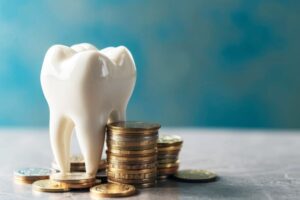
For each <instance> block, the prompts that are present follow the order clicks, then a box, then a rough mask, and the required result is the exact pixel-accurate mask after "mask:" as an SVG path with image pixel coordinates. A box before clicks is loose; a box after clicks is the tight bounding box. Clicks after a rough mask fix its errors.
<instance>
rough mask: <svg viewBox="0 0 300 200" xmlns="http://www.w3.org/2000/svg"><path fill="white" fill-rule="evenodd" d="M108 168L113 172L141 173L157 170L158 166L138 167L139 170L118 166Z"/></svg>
mask: <svg viewBox="0 0 300 200" xmlns="http://www.w3.org/2000/svg"><path fill="white" fill-rule="evenodd" d="M107 170H108V171H110V172H113V173H126V174H141V173H153V172H156V167H153V168H150V169H138V170H124V169H118V168H108V169H107Z"/></svg>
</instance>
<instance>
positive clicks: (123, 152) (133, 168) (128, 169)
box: [106, 122, 160, 188]
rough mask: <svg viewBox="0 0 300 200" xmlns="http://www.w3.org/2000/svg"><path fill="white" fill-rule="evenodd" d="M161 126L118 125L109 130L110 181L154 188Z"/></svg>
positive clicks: (140, 123)
mask: <svg viewBox="0 0 300 200" xmlns="http://www.w3.org/2000/svg"><path fill="white" fill-rule="evenodd" d="M159 128H160V125H159V124H154V123H144V122H115V123H112V124H109V125H108V126H107V141H106V142H107V148H108V149H107V179H108V182H111V183H122V184H132V185H134V186H136V187H140V188H141V187H142V188H143V187H152V186H154V185H155V184H156V176H157V139H158V129H159Z"/></svg>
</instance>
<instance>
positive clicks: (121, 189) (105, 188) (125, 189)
mask: <svg viewBox="0 0 300 200" xmlns="http://www.w3.org/2000/svg"><path fill="white" fill-rule="evenodd" d="M90 192H91V194H92V195H94V196H98V197H108V198H109V197H127V196H131V195H134V194H135V193H136V190H135V187H134V186H132V185H128V184H114V183H107V184H101V185H97V186H94V187H92V188H91V189H90Z"/></svg>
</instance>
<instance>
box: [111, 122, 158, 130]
mask: <svg viewBox="0 0 300 200" xmlns="http://www.w3.org/2000/svg"><path fill="white" fill-rule="evenodd" d="M160 127H161V125H160V124H158V123H147V122H137V121H126V122H114V123H111V124H108V125H107V128H108V129H109V130H120V131H125V132H126V131H128V132H129V131H157V130H158V129H159V128H160Z"/></svg>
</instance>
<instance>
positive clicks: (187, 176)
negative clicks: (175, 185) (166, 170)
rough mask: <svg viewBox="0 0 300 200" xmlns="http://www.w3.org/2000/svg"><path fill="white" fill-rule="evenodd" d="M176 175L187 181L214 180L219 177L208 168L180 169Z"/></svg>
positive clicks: (177, 177)
mask: <svg viewBox="0 0 300 200" xmlns="http://www.w3.org/2000/svg"><path fill="white" fill-rule="evenodd" d="M174 177H175V178H176V179H177V180H180V181H185V182H212V181H215V180H216V179H217V174H215V173H213V172H211V171H208V170H197V169H194V170H180V171H178V172H177V173H176V174H175V175H174Z"/></svg>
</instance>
